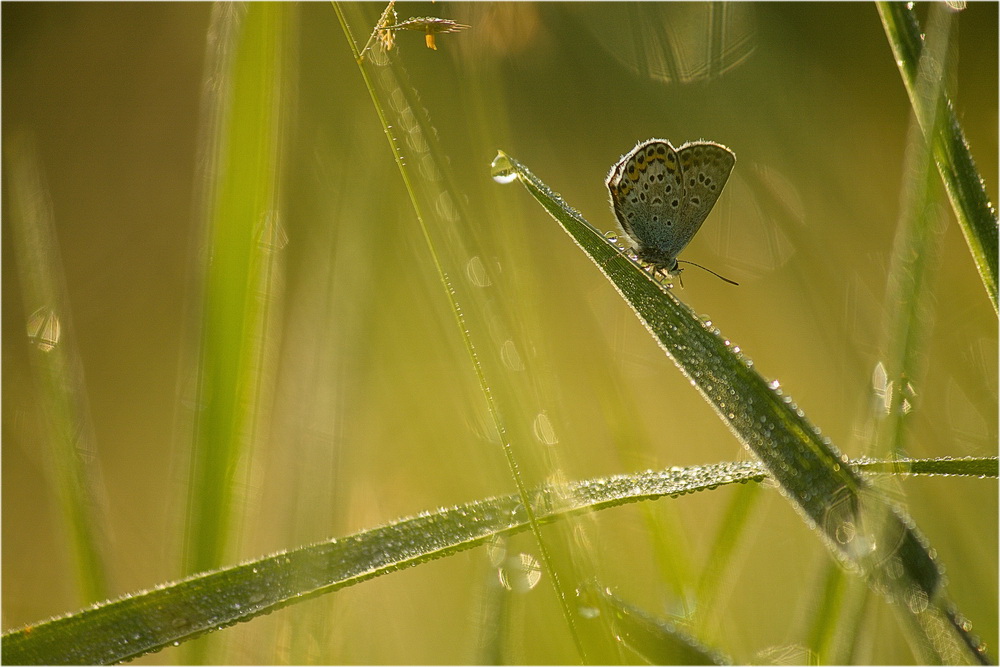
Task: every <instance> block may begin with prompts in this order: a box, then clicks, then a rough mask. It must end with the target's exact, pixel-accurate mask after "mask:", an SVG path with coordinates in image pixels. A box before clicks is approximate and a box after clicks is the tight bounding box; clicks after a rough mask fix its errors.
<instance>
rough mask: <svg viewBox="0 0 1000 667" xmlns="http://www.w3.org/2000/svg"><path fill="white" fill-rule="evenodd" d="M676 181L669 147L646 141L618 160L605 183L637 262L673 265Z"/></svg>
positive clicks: (679, 187) (676, 165)
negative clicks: (630, 241)
mask: <svg viewBox="0 0 1000 667" xmlns="http://www.w3.org/2000/svg"><path fill="white" fill-rule="evenodd" d="M681 177H682V173H681V169H680V158H679V156H678V154H677V151H675V150H674V147H673V146H671V145H670V142H669V141H663V140H662V139H650V140H648V141H644V142H641V143H640V144H639V145H637V146H636V147H635V148H633V149H632V150H631V151H629V152H628V153H627V154H626V155H625V156H623V157H622V158H621V160H619V161H618V162H617V163H616V164H615V165H614V166H613V167H612V168H611V172H610V173H609V174H608V178H607V180H606V184H607V186H608V191H609V192H610V193H611V205H612V208H613V209H614V212H615V217H616V218H618V223H619V224H620V225H621V228H622V231H624V232H625V233H626V234H627V235H628V236H629V238H630V239H631V240H632V242H633V244H634V245H635V248H636V253H637V254H638V256H639V258H640V259H642V260H644V261H647V262H650V263H652V264H653V265H654V266H656V267H657V268H663V267H668V268H670V267H672V266H673V264H674V261H673V260H674V258H675V256H676V252H677V251H675V250H674V247H675V246H676V245H677V244H676V240H675V235H676V228H677V226H678V221H679V220H680V215H681V212H682V211H683V208H684V190H683V184H682V178H681ZM681 247H683V246H681Z"/></svg>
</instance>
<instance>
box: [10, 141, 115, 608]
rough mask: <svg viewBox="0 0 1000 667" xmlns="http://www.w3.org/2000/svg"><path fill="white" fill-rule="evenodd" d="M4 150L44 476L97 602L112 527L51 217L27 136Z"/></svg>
mask: <svg viewBox="0 0 1000 667" xmlns="http://www.w3.org/2000/svg"><path fill="white" fill-rule="evenodd" d="M4 153H5V155H4V157H5V159H6V163H7V167H8V171H9V174H10V179H9V181H8V182H9V184H10V185H9V187H10V192H9V195H8V196H9V199H8V201H9V202H10V209H9V210H10V216H9V219H10V227H11V235H12V238H13V247H14V251H15V256H16V257H17V267H18V270H19V271H18V272H19V275H20V283H21V289H22V291H23V297H22V301H23V302H24V304H25V309H26V312H25V320H26V321H27V322H28V339H29V341H30V343H31V348H32V349H31V355H32V357H31V361H32V369H33V373H34V375H35V378H36V382H35V384H36V386H37V394H36V395H37V399H36V400H37V404H38V408H39V410H40V411H41V412H42V415H43V416H44V422H45V424H46V426H47V429H48V433H47V436H48V437H47V438H46V442H47V443H50V446H49V448H48V449H49V451H47V452H45V455H46V458H47V461H48V463H49V466H48V468H49V471H48V472H49V476H48V481H49V482H50V485H51V494H52V496H53V497H54V498H58V499H59V505H60V509H61V513H62V516H63V519H64V521H65V525H66V529H67V542H68V544H69V548H70V550H71V552H72V553H73V559H72V561H73V563H74V564H75V565H76V580H77V585H78V588H79V592H80V597H81V600H82V601H83V602H94V601H97V600H101V599H103V598H105V597H107V595H108V590H109V584H108V581H109V578H110V571H109V570H110V568H109V564H108V556H107V553H106V549H107V548H108V545H109V543H110V539H109V532H110V531H109V528H108V525H107V517H106V507H105V495H104V494H105V489H104V483H103V481H102V477H101V472H100V468H99V467H98V465H97V452H96V448H97V443H96V436H95V434H94V427H93V424H92V423H91V419H90V407H89V403H88V400H87V392H86V384H85V382H84V373H83V364H82V362H81V360H80V357H79V353H78V351H77V350H76V346H75V339H74V335H73V326H72V318H71V317H70V312H71V309H70V304H69V299H68V296H67V293H66V285H65V280H64V279H63V278H62V276H63V268H62V260H61V258H60V252H59V244H58V239H57V235H56V229H55V220H54V218H53V212H52V207H51V203H50V202H49V199H48V194H47V192H46V188H45V185H44V177H43V174H42V168H41V165H40V164H38V158H37V155H36V153H35V149H34V146H33V142H32V141H31V139H30V138H29V136H28V135H26V134H15V135H14V136H12V137H11V139H10V140H8V142H7V144H6V145H5V146H4ZM5 219H6V216H5Z"/></svg>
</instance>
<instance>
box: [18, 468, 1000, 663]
mask: <svg viewBox="0 0 1000 667" xmlns="http://www.w3.org/2000/svg"><path fill="white" fill-rule="evenodd" d="M895 463H898V462H895V461H893V462H884V461H869V462H866V463H863V464H862V466H863V467H865V466H890V465H891V464H895ZM901 463H902V464H903V467H902V468H900V469H892V470H891V472H900V470H903V471H907V472H913V471H915V470H918V469H927V468H929V467H931V466H933V468H934V470H935V471H936V472H935V473H934V474H944V475H948V474H960V475H976V476H990V477H996V476H997V458H996V457H992V458H987V459H962V460H947V459H944V460H936V461H903V462H901ZM887 470H888V469H887ZM766 476H767V471H766V470H765V469H764V467H763V466H762V465H761V464H760V463H757V462H753V461H740V462H737V463H718V464H714V465H708V466H694V467H690V468H678V469H670V470H665V471H660V472H657V471H649V472H643V473H633V474H628V475H616V476H614V477H605V478H599V479H592V480H585V481H582V482H573V483H571V484H568V485H566V486H565V488H559V489H552V488H548V487H546V488H543V489H540V490H537V492H536V490H531V492H530V493H529V495H530V497H532V498H534V499H535V504H534V507H533V508H532V510H533V512H534V514H535V516H536V519H537V521H538V522H540V523H550V522H553V521H556V520H559V519H561V518H564V517H567V516H571V515H574V514H577V513H579V512H586V511H590V510H602V509H608V508H611V507H617V506H619V505H623V504H626V503H633V502H638V501H643V500H653V499H656V498H662V497H664V496H672V497H678V496H683V495H686V494H689V493H694V492H695V491H705V490H710V489H715V488H717V487H720V486H725V485H727V484H734V483H745V482H751V481H758V482H759V481H761V480H763V479H764V478H765V477H766ZM528 529H529V522H528V517H527V512H526V511H525V506H524V505H523V503H521V497H520V496H519V495H517V494H512V495H508V496H503V497H499V498H487V499H484V500H479V501H476V502H471V503H466V504H464V505H460V506H458V507H453V508H450V509H439V510H437V511H435V512H432V513H426V514H421V515H420V516H417V517H412V518H408V519H401V520H399V521H396V522H393V523H391V524H388V525H385V526H382V527H379V528H374V529H371V530H366V531H363V532H360V533H356V534H354V535H350V536H348V537H345V538H341V539H335V540H330V541H327V542H321V543H319V544H313V545H309V546H305V547H300V548H298V549H293V550H291V551H286V552H282V553H278V554H274V555H273V556H268V557H266V558H261V559H259V560H256V561H252V562H249V563H243V564H241V565H236V566H234V567H229V568H226V569H223V570H217V571H214V572H207V573H203V574H199V575H195V576H193V577H189V578H188V579H185V580H183V581H179V582H175V583H171V584H164V585H162V586H159V587H157V588H155V589H153V590H150V591H145V592H139V593H135V594H133V595H127V596H125V597H123V598H120V599H118V600H114V601H111V602H107V603H104V604H100V605H95V606H93V607H91V608H89V609H85V610H83V611H79V612H76V613H74V614H70V615H67V616H62V617H59V618H55V619H52V620H49V621H45V622H43V623H39V624H37V625H34V626H28V627H24V628H21V629H18V630H14V631H11V632H8V633H6V634H5V635H4V636H3V644H2V648H3V659H4V662H5V663H6V664H65V663H72V664H107V663H112V662H119V661H122V660H128V659H132V658H136V657H138V656H140V655H144V654H146V653H151V652H154V651H158V650H160V649H162V648H164V647H166V646H169V645H173V644H178V643H180V642H184V641H188V640H191V639H194V638H196V637H198V636H201V635H203V634H205V633H206V632H210V631H212V630H216V629H219V628H224V627H227V626H229V625H232V624H234V623H238V622H241V621H248V620H250V619H252V618H254V617H256V616H259V615H261V614H266V613H269V612H272V611H274V610H276V609H280V608H281V607H286V606H288V605H291V604H295V603H297V602H302V601H304V600H307V599H310V598H313V597H315V596H317V595H322V594H324V593H330V592H332V591H336V590H339V589H341V588H345V587H347V586H352V585H354V584H358V583H361V582H363V581H366V580H368V579H371V578H373V577H377V576H381V575H383V574H388V573H389V572H394V571H396V570H400V569H404V568H407V567H412V566H414V565H419V564H421V563H424V562H426V561H429V560H434V559H437V558H442V557H445V556H451V555H454V554H456V553H459V552H461V551H464V550H466V549H469V548H472V547H475V546H478V545H480V544H484V543H486V542H487V541H489V540H492V539H493V538H495V537H497V536H500V535H511V534H514V533H518V532H522V531H525V530H528Z"/></svg>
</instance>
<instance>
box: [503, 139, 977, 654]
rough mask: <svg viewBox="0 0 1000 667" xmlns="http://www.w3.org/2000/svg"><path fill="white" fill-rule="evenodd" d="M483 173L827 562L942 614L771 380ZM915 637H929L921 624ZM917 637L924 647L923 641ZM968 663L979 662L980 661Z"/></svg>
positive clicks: (829, 448)
mask: <svg viewBox="0 0 1000 667" xmlns="http://www.w3.org/2000/svg"><path fill="white" fill-rule="evenodd" d="M493 176H494V179H495V180H497V181H498V182H501V183H504V182H511V181H513V180H520V181H521V183H522V184H523V185H524V186H525V188H526V189H527V190H528V192H529V193H530V194H531V195H532V196H533V197H534V198H535V199H536V200H537V201H538V202H539V204H541V205H542V207H543V208H544V209H545V210H546V211H547V212H548V213H549V214H550V215H551V216H552V217H553V218H554V219H555V220H556V221H557V222H558V223H559V225H560V226H561V227H562V228H563V230H564V231H565V232H566V233H567V234H569V236H570V237H571V238H572V239H573V241H574V242H575V243H576V245H577V246H579V247H580V248H581V249H582V250H583V251H584V252H585V253H586V254H587V256H588V257H589V258H590V259H591V261H593V262H594V263H595V264H596V265H597V267H598V269H599V270H600V271H601V272H602V273H603V274H604V275H605V277H607V278H608V280H610V281H611V283H612V285H614V287H615V289H616V290H617V291H618V293H619V294H621V295H622V297H623V298H624V299H625V300H626V302H627V303H628V304H629V305H630V306H631V308H632V309H633V311H634V312H635V313H636V315H637V316H638V317H639V319H640V321H641V322H642V323H643V325H644V326H645V327H646V329H647V330H648V331H649V332H650V333H651V334H652V335H653V337H654V338H655V339H656V340H657V341H658V342H659V344H660V347H661V348H662V349H663V350H664V351H665V352H666V354H667V356H668V357H669V358H670V359H671V360H672V361H673V362H674V364H675V365H676V366H677V367H678V369H679V370H680V371H681V373H682V374H683V375H684V376H685V377H687V378H688V379H689V380H690V381H691V383H692V385H694V386H695V387H696V388H697V389H698V391H699V393H701V395H702V397H703V398H704V399H705V400H706V401H707V402H708V404H709V405H710V406H712V408H713V409H714V410H715V412H716V414H717V415H718V416H719V417H720V418H721V419H722V421H723V422H724V423H725V424H726V425H727V426H728V427H729V429H730V431H731V432H732V433H733V434H734V435H735V436H736V437H737V439H738V440H739V441H740V442H742V443H743V445H744V446H745V447H747V449H749V450H750V451H751V452H752V453H753V454H754V455H755V456H756V457H757V458H758V459H760V460H761V461H762V462H763V463H764V465H765V466H766V467H767V469H768V471H769V472H770V473H771V475H772V476H773V477H774V479H775V481H776V482H777V483H778V484H779V485H780V487H781V488H782V490H783V491H784V492H785V496H786V497H787V498H788V499H789V500H790V501H791V502H792V505H793V507H795V508H796V509H797V510H798V511H799V513H800V514H801V515H802V516H803V518H804V519H805V521H806V523H807V525H809V526H810V527H812V528H814V529H815V530H816V532H817V534H818V535H820V536H821V537H822V538H823V541H824V543H825V544H826V545H827V546H828V547H829V548H830V551H831V553H833V554H834V556H836V557H837V558H838V559H839V560H840V561H841V562H842V563H843V564H844V565H845V566H847V567H848V568H851V569H853V570H855V571H856V572H858V573H860V574H862V576H864V578H865V579H866V581H867V582H868V584H869V585H870V586H872V587H873V588H875V589H876V590H877V591H878V592H880V593H881V594H882V595H883V597H885V599H886V600H888V601H890V602H892V603H899V604H903V605H905V607H904V608H905V609H907V610H909V611H910V612H911V613H912V614H913V615H915V616H920V615H923V616H925V617H928V618H929V617H934V618H935V619H937V620H938V621H939V620H940V619H941V617H942V616H943V615H944V614H945V613H946V607H947V603H946V601H945V599H944V595H943V593H942V574H941V571H940V569H939V568H938V566H937V563H936V562H935V560H934V557H933V556H932V555H931V552H930V550H929V548H928V547H927V545H926V543H925V540H924V538H923V537H922V536H921V535H920V533H918V532H917V530H916V527H915V526H914V525H913V522H912V520H911V519H910V518H909V517H908V516H907V514H906V513H905V511H904V510H903V508H902V507H900V506H898V505H896V504H895V503H894V502H893V501H892V500H891V499H889V498H888V497H886V496H885V495H884V494H880V493H878V492H877V491H876V490H875V489H873V488H872V486H871V485H870V484H869V483H868V482H867V481H866V480H865V479H864V478H863V477H862V476H861V475H860V473H859V472H858V471H857V470H856V469H855V468H854V467H853V466H851V464H850V461H849V459H848V458H847V457H846V456H844V455H843V454H841V453H840V452H839V451H838V450H837V449H836V448H835V447H834V446H833V444H832V443H831V442H830V441H829V439H828V438H825V437H823V436H822V435H821V434H820V430H819V429H818V428H817V427H815V426H814V425H812V424H811V423H810V422H809V421H808V420H807V419H806V417H805V413H804V412H803V411H802V410H801V409H799V408H798V406H796V405H795V404H794V403H793V402H792V400H791V397H789V396H786V395H785V394H784V392H783V391H782V390H781V388H780V384H779V383H777V382H776V381H775V382H770V383H769V382H767V381H766V380H765V379H764V378H763V377H761V376H760V375H759V374H758V373H757V372H756V370H754V367H753V362H752V361H751V360H750V359H748V358H747V357H746V356H745V355H744V354H743V353H742V351H741V350H740V349H739V347H737V346H734V345H733V344H732V343H731V342H730V341H729V340H726V339H725V338H723V337H722V336H721V333H720V332H719V330H718V329H716V328H715V327H714V325H713V323H712V322H711V321H702V320H701V319H700V318H699V317H698V316H697V315H696V314H695V313H694V312H693V311H692V310H691V309H690V308H689V307H687V306H686V305H684V304H682V303H681V302H680V301H678V300H677V298H676V297H674V296H673V294H671V293H670V292H668V291H667V290H666V289H664V288H663V287H662V286H660V285H659V284H657V283H656V282H655V281H654V279H653V278H652V276H650V274H649V273H647V272H645V271H643V270H642V268H640V267H639V266H638V265H637V264H636V263H634V262H633V261H631V260H630V259H628V258H627V257H626V256H625V255H624V253H623V252H622V250H621V249H619V248H617V247H615V246H614V245H612V244H611V243H610V242H609V241H608V239H606V238H605V237H604V236H603V235H602V234H601V233H600V232H599V231H598V230H597V229H595V228H594V227H593V226H592V225H591V224H590V223H588V222H587V221H586V220H585V219H584V218H583V216H581V215H580V214H579V213H578V212H577V211H576V210H574V209H573V208H572V207H570V206H569V205H568V204H566V203H565V202H564V201H563V200H562V198H561V197H560V196H559V195H558V194H556V193H554V192H553V191H552V190H551V189H549V187H548V186H546V185H545V184H544V183H542V182H541V181H540V180H539V179H538V178H537V177H535V176H534V174H532V173H531V172H530V171H529V170H528V169H527V168H526V167H524V165H522V164H520V163H519V162H517V160H515V159H514V158H512V157H510V156H509V155H506V154H505V153H503V152H500V153H499V155H498V156H497V158H496V159H495V160H494V162H493ZM925 631H926V632H927V633H932V630H931V629H930V628H929V627H928V628H925ZM942 634H943V633H936V635H935V637H934V639H935V640H937V639H938V636H939V635H942ZM926 640H927V642H928V643H930V642H931V641H932V639H931V637H929V636H928V637H926ZM942 641H950V642H952V643H951V646H952V647H953V646H954V642H955V641H957V642H959V643H963V644H964V643H965V640H964V639H957V638H956V637H955V636H954V635H951V634H949V635H947V638H946V639H944V640H942ZM971 657H972V658H973V659H974V660H980V659H982V656H981V655H980V654H977V655H975V656H971Z"/></svg>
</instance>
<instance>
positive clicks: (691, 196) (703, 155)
mask: <svg viewBox="0 0 1000 667" xmlns="http://www.w3.org/2000/svg"><path fill="white" fill-rule="evenodd" d="M677 157H678V159H679V160H680V168H681V174H682V178H683V185H684V206H683V208H682V209H681V211H680V215H679V220H678V227H677V229H676V234H675V239H676V241H677V244H678V245H677V248H676V250H675V255H676V253H679V252H680V251H681V250H683V249H684V248H685V247H686V246H687V244H688V243H690V242H691V239H692V238H693V237H694V235H695V234H696V233H697V232H698V230H699V229H700V228H701V224H702V223H703V222H705V218H707V217H708V214H709V213H711V211H712V208H713V207H714V206H715V202H717V201H718V200H719V195H721V194H722V189H723V188H724V187H725V186H726V181H728V180H729V174H730V173H732V171H733V167H734V166H735V165H736V155H735V154H733V152H732V151H731V150H729V149H728V148H726V147H725V146H723V145H722V144H717V143H715V142H713V141H692V142H689V143H686V144H684V145H683V146H681V147H680V149H678V151H677Z"/></svg>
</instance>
